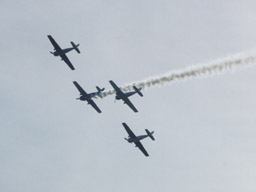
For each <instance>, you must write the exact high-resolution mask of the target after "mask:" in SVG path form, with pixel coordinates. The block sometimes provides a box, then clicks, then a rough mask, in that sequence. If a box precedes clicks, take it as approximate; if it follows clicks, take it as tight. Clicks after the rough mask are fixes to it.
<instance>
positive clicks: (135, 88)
mask: <svg viewBox="0 0 256 192" xmlns="http://www.w3.org/2000/svg"><path fill="white" fill-rule="evenodd" d="M133 89H134V90H135V91H136V93H138V94H139V96H141V97H143V94H142V93H141V90H142V88H139V89H138V88H137V87H135V86H133Z"/></svg>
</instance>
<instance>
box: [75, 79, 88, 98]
mask: <svg viewBox="0 0 256 192" xmlns="http://www.w3.org/2000/svg"><path fill="white" fill-rule="evenodd" d="M73 83H74V85H75V86H76V88H77V89H78V91H79V92H80V93H81V95H84V96H87V95H88V94H87V93H86V92H85V90H84V89H83V88H82V87H81V86H80V85H79V84H78V83H77V82H76V81H73Z"/></svg>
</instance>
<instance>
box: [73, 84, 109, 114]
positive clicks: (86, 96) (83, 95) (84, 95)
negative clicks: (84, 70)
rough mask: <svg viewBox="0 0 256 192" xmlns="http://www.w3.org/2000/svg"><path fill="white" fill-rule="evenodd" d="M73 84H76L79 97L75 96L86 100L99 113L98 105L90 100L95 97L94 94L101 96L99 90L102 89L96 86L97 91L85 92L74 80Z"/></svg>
mask: <svg viewBox="0 0 256 192" xmlns="http://www.w3.org/2000/svg"><path fill="white" fill-rule="evenodd" d="M73 83H74V85H75V86H76V88H77V89H78V91H79V92H80V97H79V98H77V99H79V100H81V101H87V102H88V104H90V105H91V106H92V107H93V108H94V109H95V110H96V111H97V112H98V113H101V110H100V109H99V107H98V106H97V105H96V104H95V103H94V101H93V100H92V98H93V97H96V96H99V97H101V92H102V91H103V90H104V88H103V89H100V88H99V87H96V88H97V90H98V91H97V92H93V93H89V94H88V93H86V92H85V91H84V90H83V88H82V87H81V86H80V85H79V84H78V83H77V82H76V81H74V82H73Z"/></svg>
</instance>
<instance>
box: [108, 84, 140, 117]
mask: <svg viewBox="0 0 256 192" xmlns="http://www.w3.org/2000/svg"><path fill="white" fill-rule="evenodd" d="M109 83H110V84H111V85H112V87H113V88H114V89H115V91H116V100H120V99H122V100H123V101H124V104H127V105H128V106H129V107H130V108H131V109H132V110H133V111H134V112H135V113H136V112H138V110H137V109H136V108H135V107H134V105H133V104H132V102H131V101H130V100H129V99H128V97H130V96H132V95H134V94H135V93H138V94H139V95H140V96H141V97H143V94H142V93H141V92H140V91H141V88H139V89H138V88H137V87H135V86H133V88H134V90H135V91H131V92H127V93H124V92H122V90H121V89H120V88H119V87H118V86H117V85H116V84H115V83H114V82H113V81H112V80H111V81H109Z"/></svg>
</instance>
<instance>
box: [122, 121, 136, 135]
mask: <svg viewBox="0 0 256 192" xmlns="http://www.w3.org/2000/svg"><path fill="white" fill-rule="evenodd" d="M122 124H123V126H124V128H125V130H126V131H127V133H128V135H129V136H130V138H136V135H134V133H133V132H132V130H131V129H130V128H129V127H128V125H127V124H126V123H122Z"/></svg>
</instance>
